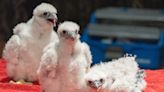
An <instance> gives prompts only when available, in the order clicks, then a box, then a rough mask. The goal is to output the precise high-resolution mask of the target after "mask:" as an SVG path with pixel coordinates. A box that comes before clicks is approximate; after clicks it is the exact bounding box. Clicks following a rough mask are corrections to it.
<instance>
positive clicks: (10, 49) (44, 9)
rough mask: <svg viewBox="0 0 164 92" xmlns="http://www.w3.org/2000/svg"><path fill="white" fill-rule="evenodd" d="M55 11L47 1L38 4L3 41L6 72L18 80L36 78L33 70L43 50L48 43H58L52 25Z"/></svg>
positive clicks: (37, 64)
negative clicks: (26, 19) (8, 37)
mask: <svg viewBox="0 0 164 92" xmlns="http://www.w3.org/2000/svg"><path fill="white" fill-rule="evenodd" d="M56 14H57V10H56V8H55V7H54V6H52V5H51V4H48V3H41V4H40V5H38V6H37V7H36V8H35V9H34V11H33V16H32V18H31V19H30V20H29V21H27V22H26V23H20V24H18V25H17V26H16V27H15V28H14V29H13V33H14V34H13V36H12V37H11V38H10V39H9V41H8V42H7V43H6V45H5V48H4V50H3V58H4V59H5V60H6V61H7V74H8V76H9V77H11V78H12V79H14V80H15V81H18V80H26V81H31V82H33V81H36V80H37V76H36V71H37V69H38V67H39V63H40V61H41V56H42V53H43V49H44V48H45V46H46V45H48V44H49V43H51V42H58V41H59V39H58V36H57V34H56V32H54V30H53V27H54V26H56V21H57V16H56Z"/></svg>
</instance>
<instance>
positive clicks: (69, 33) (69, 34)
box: [66, 32, 76, 40]
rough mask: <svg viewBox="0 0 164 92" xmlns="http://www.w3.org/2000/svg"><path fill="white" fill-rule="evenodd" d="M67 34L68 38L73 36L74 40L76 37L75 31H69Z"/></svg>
mask: <svg viewBox="0 0 164 92" xmlns="http://www.w3.org/2000/svg"><path fill="white" fill-rule="evenodd" d="M66 36H67V37H68V38H71V39H72V40H74V39H75V38H76V33H75V32H67V33H66Z"/></svg>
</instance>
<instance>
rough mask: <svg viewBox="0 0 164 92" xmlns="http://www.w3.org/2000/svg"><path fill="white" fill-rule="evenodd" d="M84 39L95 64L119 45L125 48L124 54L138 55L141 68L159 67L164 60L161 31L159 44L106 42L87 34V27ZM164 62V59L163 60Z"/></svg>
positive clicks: (163, 42) (163, 38)
mask: <svg viewBox="0 0 164 92" xmlns="http://www.w3.org/2000/svg"><path fill="white" fill-rule="evenodd" d="M81 40H82V41H85V42H87V43H88V44H89V46H90V49H91V53H92V55H93V64H96V63H99V62H101V61H105V60H106V59H107V57H105V54H106V51H107V50H108V49H109V48H112V47H119V48H121V49H122V50H123V53H122V55H124V54H126V53H128V54H132V55H136V56H137V58H136V60H137V62H138V63H139V66H140V67H141V68H145V69H157V68H159V66H160V61H162V60H164V59H162V58H163V57H161V53H163V52H161V48H163V47H164V33H161V35H160V39H159V41H158V42H157V44H148V43H137V42H134V43H133V42H132V43H124V42H119V41H113V42H112V43H110V44H109V43H104V42H102V41H101V39H96V38H91V37H89V36H88V34H87V29H86V30H84V33H83V35H82V37H81ZM163 62H164V61H163Z"/></svg>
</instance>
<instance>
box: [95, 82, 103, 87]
mask: <svg viewBox="0 0 164 92" xmlns="http://www.w3.org/2000/svg"><path fill="white" fill-rule="evenodd" d="M101 86H102V84H101V83H100V82H99V81H94V87H95V88H96V89H98V88H99V87H101Z"/></svg>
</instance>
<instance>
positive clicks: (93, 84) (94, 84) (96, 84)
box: [88, 80, 102, 90]
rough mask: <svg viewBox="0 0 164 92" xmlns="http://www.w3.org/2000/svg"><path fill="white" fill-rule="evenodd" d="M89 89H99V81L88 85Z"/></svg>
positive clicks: (100, 84)
mask: <svg viewBox="0 0 164 92" xmlns="http://www.w3.org/2000/svg"><path fill="white" fill-rule="evenodd" d="M88 85H89V86H90V87H91V88H94V89H96V90H97V89H99V88H100V87H101V86H102V83H100V82H99V81H97V80H95V81H92V82H90V83H89V84H88Z"/></svg>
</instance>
